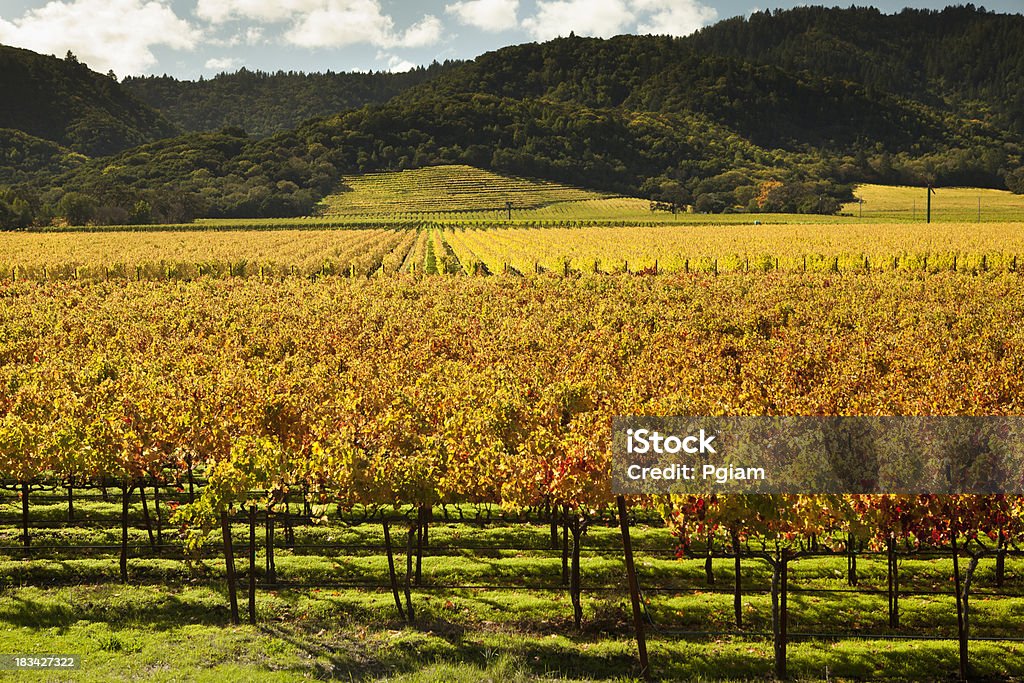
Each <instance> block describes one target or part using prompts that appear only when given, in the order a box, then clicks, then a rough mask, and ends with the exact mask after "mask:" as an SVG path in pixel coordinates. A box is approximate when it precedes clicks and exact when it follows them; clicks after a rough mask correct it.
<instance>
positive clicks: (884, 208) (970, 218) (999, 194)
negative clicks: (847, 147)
mask: <svg viewBox="0 0 1024 683" xmlns="http://www.w3.org/2000/svg"><path fill="white" fill-rule="evenodd" d="M854 195H855V196H856V197H857V198H858V200H863V201H864V203H863V205H861V204H860V202H859V201H857V202H853V203H850V204H846V205H845V206H843V208H842V212H843V213H847V214H850V215H851V216H855V217H858V218H864V219H865V220H870V221H911V222H924V221H925V218H926V214H927V205H928V198H927V189H926V188H923V187H891V186H885V185H860V186H858V187H857V189H856V191H855V192H854ZM1022 217H1024V195H1019V194H1012V193H1010V192H1007V191H1005V190H988V189H979V188H976V187H941V188H938V189H936V191H935V194H933V195H932V221H933V222H938V223H945V222H952V223H981V222H988V221H1020V220H1021V218H1022Z"/></svg>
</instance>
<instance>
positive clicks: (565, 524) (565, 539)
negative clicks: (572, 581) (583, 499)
mask: <svg viewBox="0 0 1024 683" xmlns="http://www.w3.org/2000/svg"><path fill="white" fill-rule="evenodd" d="M562 585H563V586H568V585H569V508H568V506H563V507H562Z"/></svg>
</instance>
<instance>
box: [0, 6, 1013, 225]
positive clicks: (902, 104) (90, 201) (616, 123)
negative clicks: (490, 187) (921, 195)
mask: <svg viewBox="0 0 1024 683" xmlns="http://www.w3.org/2000/svg"><path fill="white" fill-rule="evenodd" d="M1022 35H1024V17H1022V16H1019V15H998V14H992V13H988V12H985V11H983V10H978V9H975V8H973V7H969V6H968V7H962V8H952V9H947V10H944V11H940V12H935V11H917V10H907V11H904V12H902V13H900V14H896V15H885V14H881V13H880V12H878V11H877V10H872V9H857V8H851V9H824V8H801V9H798V10H789V11H779V12H771V13H768V12H765V13H756V14H754V15H752V16H751V17H750V18H749V19H732V20H727V21H724V22H721V23H719V24H717V25H715V26H712V27H709V28H707V29H704V30H702V31H700V32H698V33H697V34H695V35H693V36H691V37H689V38H670V37H665V36H662V37H657V36H620V37H617V38H613V39H610V40H601V39H594V38H577V37H570V38H563V39H557V40H553V41H550V42H547V43H543V44H534V43H530V44H525V45H518V46H513V47H508V48H503V49H501V50H497V51H495V52H490V53H487V54H485V55H482V56H481V57H479V58H477V59H476V60H473V61H470V62H461V63H447V64H444V65H435V66H433V67H431V68H429V69H422V70H418V71H414V72H411V73H409V74H381V73H378V74H312V75H310V74H301V73H277V74H264V73H259V72H249V71H242V72H239V73H236V74H229V75H222V76H218V77H217V78H214V79H210V80H204V81H201V82H197V83H187V82H181V81H176V80H174V79H169V78H165V77H159V78H146V79H129V80H126V82H125V84H124V85H123V86H120V85H119V84H117V83H116V82H115V81H112V80H109V79H108V80H107V83H108V84H109V85H108V88H111V89H113V90H112V91H111V92H113V93H115V94H116V93H117V92H118V91H119V89H121V92H122V94H123V96H124V97H126V98H128V100H127V101H130V102H136V104H137V105H138V106H139V107H142V109H143V110H144V111H145V110H148V111H150V112H151V113H152V116H154V117H156V119H155V120H158V121H162V120H164V119H165V118H170V119H172V120H174V121H176V122H177V123H178V124H179V125H180V126H182V127H184V128H196V129H212V130H206V132H190V133H186V134H184V135H180V136H179V137H175V138H169V139H164V140H159V141H157V139H156V138H157V137H159V136H158V135H153V136H151V137H149V138H148V140H141V141H140V142H146V143H147V144H143V145H141V146H138V147H135V148H133V149H129V150H127V151H124V152H121V153H120V154H117V155H114V156H109V157H103V158H94V159H91V160H82V159H78V158H77V157H73V156H71V157H69V155H68V149H66V148H65V147H70V149H71V151H74V150H75V149H76V148H75V147H74V146H73V145H67V144H66V143H65V141H64V140H63V139H62V138H61V139H58V138H54V137H47V136H46V135H38V137H42V138H45V139H47V140H51V141H54V142H58V143H60V144H61V145H65V147H59V148H57V147H55V149H54V150H52V152H53V157H52V158H51V159H46V158H45V151H46V148H45V146H40V145H39V144H35V145H33V144H30V140H26V139H19V140H17V141H14V143H12V147H11V148H12V149H14V152H13V154H23V153H24V152H22V151H20V147H27V148H28V149H29V150H30V151H29V154H31V155H32V158H33V159H34V161H33V162H32V167H33V168H37V169H38V172H37V174H36V175H32V173H31V172H25V171H22V172H20V173H19V174H12V173H8V174H7V176H3V175H0V178H4V177H6V178H8V179H9V180H7V181H3V180H0V182H9V183H13V182H16V183H17V185H16V186H15V188H14V192H15V194H16V195H17V196H18V198H19V199H21V200H22V204H20V205H19V206H22V207H23V206H24V204H25V203H27V204H28V205H29V206H30V207H32V211H33V212H34V213H35V215H36V216H38V217H42V218H43V219H45V218H47V217H49V216H50V215H53V214H58V215H59V214H60V213H61V211H60V208H59V207H60V205H61V202H65V205H66V204H67V201H66V200H65V194H66V190H65V188H74V190H75V192H76V196H75V197H74V199H75V200H76V202H75V204H76V208H79V209H80V208H81V206H82V205H84V206H85V207H86V208H87V209H91V212H89V211H87V212H85V213H86V214H89V215H88V219H89V220H93V221H97V222H118V221H128V220H142V219H146V220H173V221H177V220H187V219H189V218H190V217H192V216H199V215H208V216H232V217H251V216H292V215H302V214H306V213H308V212H310V211H312V210H313V207H314V205H315V204H316V202H317V201H318V200H319V199H320V198H321V197H322V196H323V195H324V194H326V193H328V192H331V191H333V190H334V189H336V188H337V186H338V183H339V181H340V179H341V177H342V176H344V175H346V174H353V173H362V172H367V171H380V170H389V169H400V168H412V167H417V166H424V165H433V164H440V163H464V164H471V165H475V166H480V167H484V168H489V169H493V170H496V171H499V172H507V173H514V174H518V175H527V176H536V177H540V178H549V179H552V180H557V181H561V182H568V183H572V184H577V185H581V186H586V187H593V188H597V189H602V190H608V191H612V192H620V193H625V194H636V195H640V196H645V197H649V198H651V199H655V200H659V201H662V202H667V203H670V204H680V203H693V204H695V205H696V206H697V207H698V209H699V210H702V211H704V210H706V211H721V210H728V209H730V207H732V208H743V207H746V206H748V205H749V204H750V201H751V198H752V193H754V192H755V191H756V189H757V187H758V186H759V185H761V184H762V183H764V182H766V181H781V182H783V183H784V184H785V185H786V186H788V187H790V188H792V192H790V193H789V194H788V196H789V197H790V198H791V200H789V201H787V202H786V203H785V204H784V205H780V207H779V208H780V209H782V210H798V211H826V212H827V211H832V210H835V208H836V207H837V206H838V204H839V201H840V200H841V199H843V198H847V197H849V186H850V184H851V183H855V182H865V181H876V182H888V183H909V184H923V183H935V184H939V185H943V184H946V185H980V186H986V187H1009V188H1010V189H1014V190H1015V191H1017V190H1018V188H1020V187H1021V181H1020V178H1021V177H1024V173H1022V171H1021V170H1020V169H1021V167H1022V161H1021V157H1022V153H1024V144H1022V143H1024V131H1022V129H1021V122H1022V121H1024V100H1022V97H1024V94H1022V93H1024V41H1022V40H1019V38H1020V36H1022ZM1015 37H1016V39H1015ZM46 59H52V58H46ZM53 61H60V60H53ZM69 73H74V72H69ZM86 73H89V72H86ZM83 78H86V77H83ZM87 78H88V79H93V78H101V79H102V78H105V77H101V76H98V75H96V74H91V75H88V76H87ZM318 89H320V90H323V92H322V93H320V94H316V91H317V90H318ZM127 91H132V92H135V93H136V94H137V95H139V96H140V97H142V99H145V100H146V101H148V102H150V103H151V104H154V105H157V106H159V107H161V108H163V109H164V111H165V112H166V117H163V116H161V115H159V114H156V113H155V111H154V110H149V109H147V108H146V107H145V105H143V104H141V103H138V102H137V101H136V99H135V98H134V97H132V96H131V95H128V94H127ZM392 91H394V93H393V94H392ZM388 97H390V99H387V98H388ZM384 99H386V100H387V101H383V102H379V100H384ZM282 102H287V103H289V104H294V103H298V104H299V106H295V107H292V109H293V111H289V112H287V113H285V112H283V111H282V109H281V107H282ZM339 110H340V113H336V112H339ZM328 112H330V113H331V114H333V115H330V116H326V117H324V118H310V117H314V116H316V115H318V114H321V115H322V114H326V113H328ZM307 115H308V116H307ZM288 117H292V118H288ZM298 119H301V120H302V121H303V122H302V123H297V124H296V120H298ZM222 124H223V125H222ZM230 124H235V125H230ZM238 124H242V125H238ZM281 126H286V129H285V130H277V129H278V128H279V127H281ZM12 127H18V126H12ZM275 130H277V132H273V134H267V133H271V132H272V131H275ZM32 135H37V133H32ZM19 146H20V147H19ZM15 148H18V149H15ZM8 163H9V162H8ZM82 198H85V199H84V200H83V199H82ZM140 206H141V207H144V208H146V207H148V208H147V210H145V211H142V210H139V207H140ZM22 213H23V212H22ZM77 215H78V216H82V215H83V213H82V212H81V211H79V212H78V214H77Z"/></svg>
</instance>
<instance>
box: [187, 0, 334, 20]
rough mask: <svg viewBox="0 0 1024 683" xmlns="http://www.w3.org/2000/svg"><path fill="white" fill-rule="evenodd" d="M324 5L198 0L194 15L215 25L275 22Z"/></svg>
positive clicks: (320, 0) (312, 0)
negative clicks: (233, 21) (242, 21)
mask: <svg viewBox="0 0 1024 683" xmlns="http://www.w3.org/2000/svg"><path fill="white" fill-rule="evenodd" d="M324 4H325V3H324V0H199V3H198V4H197V5H196V15H198V16H199V17H200V18H201V19H206V20H207V21H212V22H213V23H215V24H219V23H223V22H225V21H231V20H232V19H254V20H256V21H262V22H275V21H285V20H287V19H291V18H292V17H293V16H295V15H296V14H305V13H309V12H313V11H316V10H317V9H320V8H321V7H323V5H324Z"/></svg>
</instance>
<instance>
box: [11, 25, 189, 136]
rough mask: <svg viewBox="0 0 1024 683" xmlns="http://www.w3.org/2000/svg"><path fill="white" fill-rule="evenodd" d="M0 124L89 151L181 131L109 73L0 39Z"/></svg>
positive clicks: (75, 60) (72, 59)
mask: <svg viewBox="0 0 1024 683" xmlns="http://www.w3.org/2000/svg"><path fill="white" fill-rule="evenodd" d="M0 93H2V94H0V129H13V130H18V131H21V132H22V133H26V134H28V135H30V136H32V137H34V138H40V139H42V140H47V141H50V142H52V143H57V144H59V145H62V146H64V147H66V148H68V149H71V150H74V151H75V152H80V153H82V154H86V155H89V156H99V155H104V154H113V153H116V152H120V151H121V150H124V149H127V148H129V147H134V146H136V145H141V144H143V143H145V142H150V141H153V140H157V139H160V138H165V137H167V136H169V135H174V134H175V133H177V132H179V131H178V130H177V129H176V128H175V127H174V126H173V125H171V124H170V123H169V122H168V121H167V120H166V119H165V118H164V117H163V116H161V115H160V114H159V113H157V112H156V111H154V110H153V109H151V108H149V107H147V106H145V105H144V104H142V103H141V102H139V101H138V100H136V99H135V98H134V97H132V96H131V95H129V94H128V93H127V92H126V91H125V90H124V89H123V88H122V87H121V86H120V85H119V84H118V82H117V80H115V79H114V78H113V77H111V76H104V75H102V74H98V73H95V72H94V71H91V70H90V69H89V68H88V67H87V66H86V65H84V64H81V63H79V62H78V60H77V59H74V57H73V56H71V55H69V56H68V58H65V59H57V58H56V57H50V56H45V55H40V54H36V53H34V52H30V51H29V50H21V49H18V48H13V47H5V46H2V45H0Z"/></svg>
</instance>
